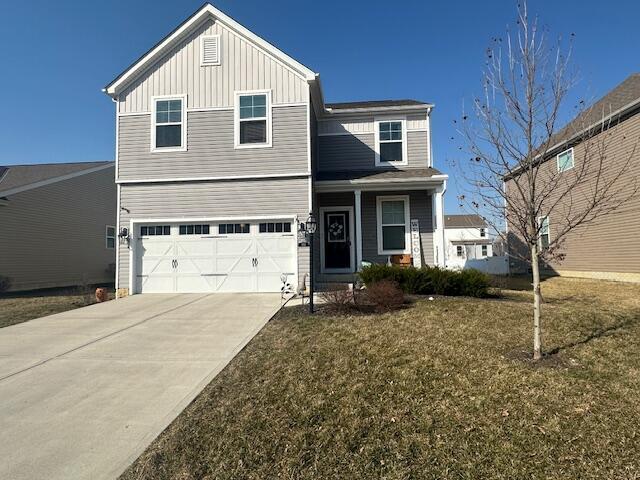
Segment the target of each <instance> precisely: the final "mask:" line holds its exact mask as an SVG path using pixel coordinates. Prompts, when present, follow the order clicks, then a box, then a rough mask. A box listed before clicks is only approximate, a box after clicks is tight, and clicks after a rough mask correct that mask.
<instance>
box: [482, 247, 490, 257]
mask: <svg viewBox="0 0 640 480" xmlns="http://www.w3.org/2000/svg"><path fill="white" fill-rule="evenodd" d="M488 251H489V249H488V247H487V246H486V245H482V256H483V257H486V256H487V253H488Z"/></svg>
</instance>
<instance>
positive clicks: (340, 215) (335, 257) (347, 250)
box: [322, 210, 351, 272]
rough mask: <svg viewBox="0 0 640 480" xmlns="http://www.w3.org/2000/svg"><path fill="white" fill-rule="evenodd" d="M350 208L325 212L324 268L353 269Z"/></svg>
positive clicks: (330, 269)
mask: <svg viewBox="0 0 640 480" xmlns="http://www.w3.org/2000/svg"><path fill="white" fill-rule="evenodd" d="M350 220H351V219H350V211H349V210H331V211H325V212H324V214H323V222H324V223H323V226H324V229H323V234H324V235H323V239H322V241H323V242H324V245H323V246H324V265H323V267H324V270H327V271H335V272H340V271H344V272H350V271H351V228H350Z"/></svg>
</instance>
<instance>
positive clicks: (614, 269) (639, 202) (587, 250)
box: [506, 113, 640, 281]
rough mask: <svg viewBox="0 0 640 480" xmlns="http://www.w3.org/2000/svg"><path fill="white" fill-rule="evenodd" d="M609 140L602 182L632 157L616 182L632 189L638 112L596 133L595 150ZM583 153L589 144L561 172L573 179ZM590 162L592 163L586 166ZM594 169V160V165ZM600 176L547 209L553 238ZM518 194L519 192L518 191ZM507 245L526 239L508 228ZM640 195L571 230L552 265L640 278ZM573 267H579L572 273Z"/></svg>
mask: <svg viewBox="0 0 640 480" xmlns="http://www.w3.org/2000/svg"><path fill="white" fill-rule="evenodd" d="M605 135H606V137H605V139H604V142H605V145H606V150H605V154H606V166H605V167H604V171H603V176H602V178H601V179H600V182H601V183H602V182H606V181H608V180H611V179H612V178H613V177H614V176H615V175H616V174H617V173H618V172H619V171H620V169H621V168H622V167H623V165H624V164H625V163H626V162H627V161H628V160H629V159H630V163H629V169H628V170H627V172H626V174H625V175H624V176H623V177H622V178H620V179H619V181H618V182H617V183H616V187H615V189H616V190H617V189H622V192H623V195H624V196H628V195H630V194H632V192H633V191H634V188H635V186H636V185H637V179H638V178H640V150H638V145H637V142H638V139H639V138H640V113H636V114H635V115H634V116H632V117H630V118H628V119H626V120H625V121H623V122H622V123H620V124H618V125H615V126H612V127H611V128H610V129H609V130H607V131H606V132H604V133H600V134H598V135H597V136H596V137H595V138H593V139H592V140H591V142H593V143H592V145H591V147H590V152H591V155H593V151H594V150H595V149H596V148H600V147H599V144H598V142H600V141H602V140H603V138H602V137H603V136H605ZM584 155H585V144H584V143H583V144H578V145H576V146H575V147H574V164H575V166H574V169H573V170H567V171H565V172H563V173H562V174H561V175H563V176H566V177H567V178H568V179H569V180H570V179H571V178H572V175H573V174H574V173H573V172H575V171H576V170H577V169H579V168H580V162H582V160H583V158H584ZM587 168H588V167H587ZM591 168H592V169H593V168H595V166H592V167H591ZM546 169H551V170H552V171H557V160H556V158H555V157H554V158H551V159H550V160H548V161H547V162H546V163H545V164H544V165H543V166H542V167H541V170H540V172H541V173H540V174H541V175H542V174H544V171H545V170H546ZM596 180H597V176H596V175H593V176H592V181H588V182H585V184H584V185H582V187H580V188H577V189H576V190H575V191H574V193H573V195H572V199H571V200H569V199H568V198H567V199H565V200H563V201H561V202H559V204H558V205H557V206H556V207H555V208H554V210H553V211H552V212H551V213H550V214H549V229H550V234H551V239H552V240H553V238H554V235H555V234H556V233H557V232H558V230H559V229H560V225H559V224H561V223H562V220H561V219H562V218H565V216H566V215H567V212H570V211H573V212H574V214H575V213H576V212H579V211H581V208H583V207H584V206H585V202H587V201H588V199H589V198H590V197H591V195H592V189H593V188H594V187H595V182H596ZM513 182H514V181H513V180H509V181H508V182H507V183H506V188H507V194H509V192H510V191H515V188H516V186H515V185H514V184H513ZM514 198H516V195H514ZM556 201H557V198H554V197H553V196H551V198H549V203H550V204H551V203H555V202H556ZM509 233H510V238H509V249H510V250H511V251H512V254H513V252H515V251H521V250H522V248H523V247H522V241H521V240H520V239H518V237H517V232H516V230H515V229H514V228H513V227H511V226H510V228H509ZM639 238H640V195H638V194H637V193H636V194H635V196H633V197H632V198H630V199H629V200H628V201H627V202H626V203H624V204H622V205H621V206H620V207H619V208H618V209H617V210H615V211H613V212H609V213H607V214H606V215H602V216H600V217H599V218H597V219H596V220H594V221H593V222H590V223H588V224H586V225H583V226H582V227H579V228H577V229H575V230H574V231H572V232H570V233H569V234H568V235H567V236H566V237H565V241H564V243H563V244H562V246H561V249H560V250H559V253H562V254H564V258H563V259H562V260H554V261H552V262H551V263H550V265H549V266H550V267H551V269H552V270H554V271H556V272H559V273H561V274H568V275H575V276H588V277H598V278H608V279H612V280H616V279H617V280H626V279H630V280H635V281H639V280H640V249H639V248H638V245H639V240H638V239H639ZM512 264H513V267H515V270H514V271H517V270H520V269H522V268H526V266H523V265H522V264H521V262H518V261H517V260H516V259H515V258H514V259H512ZM574 272H575V273H574Z"/></svg>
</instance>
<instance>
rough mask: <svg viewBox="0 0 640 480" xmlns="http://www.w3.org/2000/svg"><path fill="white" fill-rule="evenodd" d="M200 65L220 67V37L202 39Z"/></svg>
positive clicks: (208, 36) (210, 36)
mask: <svg viewBox="0 0 640 480" xmlns="http://www.w3.org/2000/svg"><path fill="white" fill-rule="evenodd" d="M200 47H201V50H202V65H220V35H207V36H205V37H202V41H201V43H200Z"/></svg>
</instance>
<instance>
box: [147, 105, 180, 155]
mask: <svg viewBox="0 0 640 480" xmlns="http://www.w3.org/2000/svg"><path fill="white" fill-rule="evenodd" d="M159 100H182V112H181V118H180V125H182V129H181V132H180V133H181V134H182V135H181V139H180V141H181V143H182V145H180V146H179V147H159V148H158V147H156V106H157V103H158V101H159ZM151 105H152V109H151V110H152V111H151V122H150V123H151V153H156V152H186V151H187V95H186V94H183V95H159V96H155V97H151ZM163 125H164V124H163Z"/></svg>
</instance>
